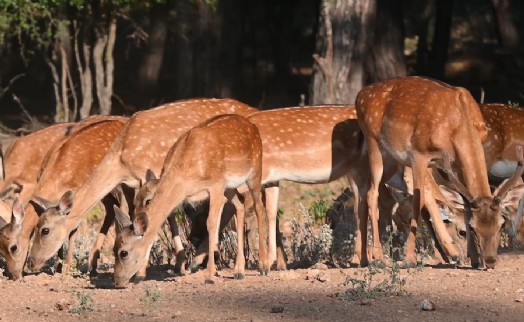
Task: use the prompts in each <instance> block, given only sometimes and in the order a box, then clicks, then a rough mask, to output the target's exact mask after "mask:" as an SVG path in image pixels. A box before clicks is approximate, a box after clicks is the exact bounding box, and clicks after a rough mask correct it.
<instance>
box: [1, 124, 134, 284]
mask: <svg viewBox="0 0 524 322" xmlns="http://www.w3.org/2000/svg"><path fill="white" fill-rule="evenodd" d="M126 120H127V118H124V117H121V118H116V119H111V120H106V121H100V122H97V123H92V124H90V125H89V126H87V127H84V128H82V129H81V130H78V131H76V132H75V133H73V134H71V135H70V136H69V137H67V138H66V139H65V140H63V141H61V142H58V143H57V144H56V145H55V146H53V148H52V149H51V150H50V151H49V153H48V155H47V156H46V158H45V161H44V162H43V164H42V167H41V172H40V174H39V176H38V183H37V186H36V188H35V191H34V195H33V197H35V196H36V198H35V199H36V200H34V201H35V202H33V203H32V204H31V203H29V204H27V205H26V206H25V211H24V213H25V215H24V216H23V220H22V224H21V225H18V221H17V222H15V223H14V224H13V223H10V224H8V225H6V226H4V227H3V228H2V229H1V231H0V234H1V235H3V236H4V237H5V239H3V240H5V241H6V243H2V244H0V251H2V252H3V254H2V255H3V256H4V258H5V259H6V262H7V268H8V270H9V272H10V273H11V276H12V278H13V279H19V278H21V277H22V270H23V267H24V264H25V261H26V257H27V250H28V246H29V240H30V238H31V234H32V233H33V229H34V228H35V226H36V227H37V231H38V235H43V238H44V239H45V238H47V234H46V233H47V229H48V228H47V225H48V224H58V225H61V224H62V222H63V221H64V220H65V218H64V217H67V214H68V212H69V208H70V206H71V198H72V193H71V192H69V193H66V194H65V195H64V196H63V197H62V195H63V194H64V192H66V191H69V190H76V189H78V187H79V186H80V185H82V184H83V183H84V182H85V180H86V179H87V177H88V176H89V174H90V173H91V172H92V171H93V169H94V167H95V166H96V165H97V164H98V163H99V162H100V160H101V159H102V157H103V156H104V154H105V152H106V151H107V149H108V148H109V146H110V145H111V143H112V141H113V140H114V138H115V137H116V135H117V134H118V133H119V132H120V131H121V130H122V129H123V127H124V124H125V121H126ZM55 203H56V204H55ZM107 207H108V208H109V211H112V204H111V205H108V206H107ZM42 208H43V209H42ZM44 209H45V210H46V211H48V212H52V213H54V214H56V216H55V217H56V218H49V216H47V217H46V218H44V217H41V218H39V216H38V214H41V212H42V211H43V210H44ZM71 237H72V238H73V237H74V234H71ZM41 247H42V244H41V243H40V241H38V240H35V242H34V243H33V248H34V249H36V250H39V249H40V248H41ZM69 248H70V249H71V250H70V251H69V249H68V255H67V258H66V265H67V264H70V262H71V259H72V251H73V249H74V247H73V245H72V240H70V247H69ZM56 251H58V249H57V250H56ZM56 251H55V252H54V253H56ZM54 253H53V254H54ZM45 260H47V258H46V259H42V258H41V257H32V259H31V260H30V261H29V263H28V266H29V268H30V269H35V268H38V267H40V266H42V265H43V264H44V263H45Z"/></svg>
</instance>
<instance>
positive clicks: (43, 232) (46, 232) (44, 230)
mask: <svg viewBox="0 0 524 322" xmlns="http://www.w3.org/2000/svg"><path fill="white" fill-rule="evenodd" d="M41 234H42V235H44V236H45V235H49V228H42V232H41Z"/></svg>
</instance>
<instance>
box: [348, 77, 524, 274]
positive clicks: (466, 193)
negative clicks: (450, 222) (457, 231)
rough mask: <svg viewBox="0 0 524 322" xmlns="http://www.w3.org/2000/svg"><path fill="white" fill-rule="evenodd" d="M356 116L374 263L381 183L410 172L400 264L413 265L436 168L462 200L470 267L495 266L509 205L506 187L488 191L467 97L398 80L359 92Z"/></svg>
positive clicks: (482, 131)
mask: <svg viewBox="0 0 524 322" xmlns="http://www.w3.org/2000/svg"><path fill="white" fill-rule="evenodd" d="M356 109H357V115H358V120H359V124H360V126H361V128H362V131H363V134H364V137H365V139H366V142H367V144H368V149H369V166H370V169H371V182H370V188H369V190H368V193H367V201H368V208H369V213H370V217H371V220H372V226H373V233H374V241H373V255H374V257H375V258H376V259H382V257H383V254H382V249H381V247H380V241H379V240H378V238H376V236H378V224H377V219H378V209H377V199H378V187H379V184H380V181H381V180H384V178H389V177H390V176H391V175H392V174H394V173H395V172H396V170H397V164H399V165H402V166H409V167H411V168H412V169H413V187H414V202H413V207H414V208H413V212H414V218H413V219H412V220H411V224H410V226H411V228H410V234H409V237H408V247H407V256H406V260H407V262H408V263H415V262H416V258H415V253H414V246H415V242H414V241H415V234H416V228H417V221H418V219H419V215H420V211H421V209H422V206H423V202H424V201H425V198H424V191H425V189H424V185H425V182H426V181H425V177H426V173H427V168H428V166H429V165H430V163H432V162H435V161H436V162H437V164H438V165H439V167H441V168H442V169H443V170H445V171H446V173H447V176H448V179H449V183H450V184H451V185H452V186H453V188H454V189H456V190H457V191H458V192H459V193H460V194H461V195H463V197H464V198H465V199H466V203H467V205H466V206H467V208H469V209H468V211H467V212H466V213H467V214H468V213H469V212H471V214H470V215H468V216H467V217H466V222H467V229H468V255H469V256H470V258H471V263H472V266H473V267H480V266H483V265H484V264H485V265H486V266H487V267H488V268H493V267H495V265H496V262H497V248H498V239H499V236H500V228H501V226H502V224H503V223H504V220H503V217H502V215H501V207H500V205H501V203H502V204H503V203H504V202H506V200H507V199H511V198H512V195H511V194H508V192H509V191H510V190H511V188H513V187H512V186H511V185H508V186H507V187H505V188H504V189H501V192H500V194H499V195H496V196H493V195H492V193H491V191H490V186H489V183H488V178H487V169H486V164H485V159H484V153H483V150H482V141H483V140H484V139H485V138H486V136H487V128H486V125H485V123H484V119H483V117H482V114H481V112H480V109H479V107H478V105H477V103H476V102H475V101H474V100H473V97H471V94H470V93H469V92H468V91H467V90H465V89H463V88H458V87H452V86H450V85H447V84H445V83H442V82H438V81H434V80H430V79H425V78H421V77H402V78H395V79H390V80H386V81H383V82H379V83H376V84H372V85H369V86H367V87H365V88H363V89H362V90H361V91H360V93H359V94H358V96H357V100H356ZM450 158H452V159H453V160H455V165H456V166H457V169H458V171H459V173H460V175H461V176H462V178H464V181H465V183H466V187H467V189H466V188H465V187H464V186H462V185H461V184H460V181H459V180H458V179H457V178H456V177H455V175H454V173H453V171H452V169H451V161H450ZM446 161H448V162H446ZM448 163H449V164H448ZM519 170H520V171H521V169H519ZM520 174H521V173H515V174H514V175H516V176H520ZM511 184H513V182H511Z"/></svg>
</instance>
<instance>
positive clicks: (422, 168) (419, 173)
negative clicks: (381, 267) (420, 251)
mask: <svg viewBox="0 0 524 322" xmlns="http://www.w3.org/2000/svg"><path fill="white" fill-rule="evenodd" d="M428 163H429V159H428V158H427V157H425V156H423V155H420V154H415V155H414V156H413V161H412V163H411V166H412V170H413V218H411V221H410V229H409V235H408V242H407V249H406V259H405V261H406V264H407V265H416V263H417V258H416V255H415V244H416V236H417V225H418V222H419V219H420V213H421V211H422V207H423V206H424V201H425V197H424V192H425V177H426V173H427V168H428Z"/></svg>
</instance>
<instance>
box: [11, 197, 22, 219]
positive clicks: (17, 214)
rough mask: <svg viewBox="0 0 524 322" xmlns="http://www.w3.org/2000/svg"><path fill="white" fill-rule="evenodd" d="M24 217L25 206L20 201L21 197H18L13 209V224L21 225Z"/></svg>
mask: <svg viewBox="0 0 524 322" xmlns="http://www.w3.org/2000/svg"><path fill="white" fill-rule="evenodd" d="M22 219H24V206H23V205H22V202H21V201H20V198H18V197H16V198H15V201H14V202H13V211H12V215H11V224H12V225H13V226H19V225H20V224H22Z"/></svg>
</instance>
